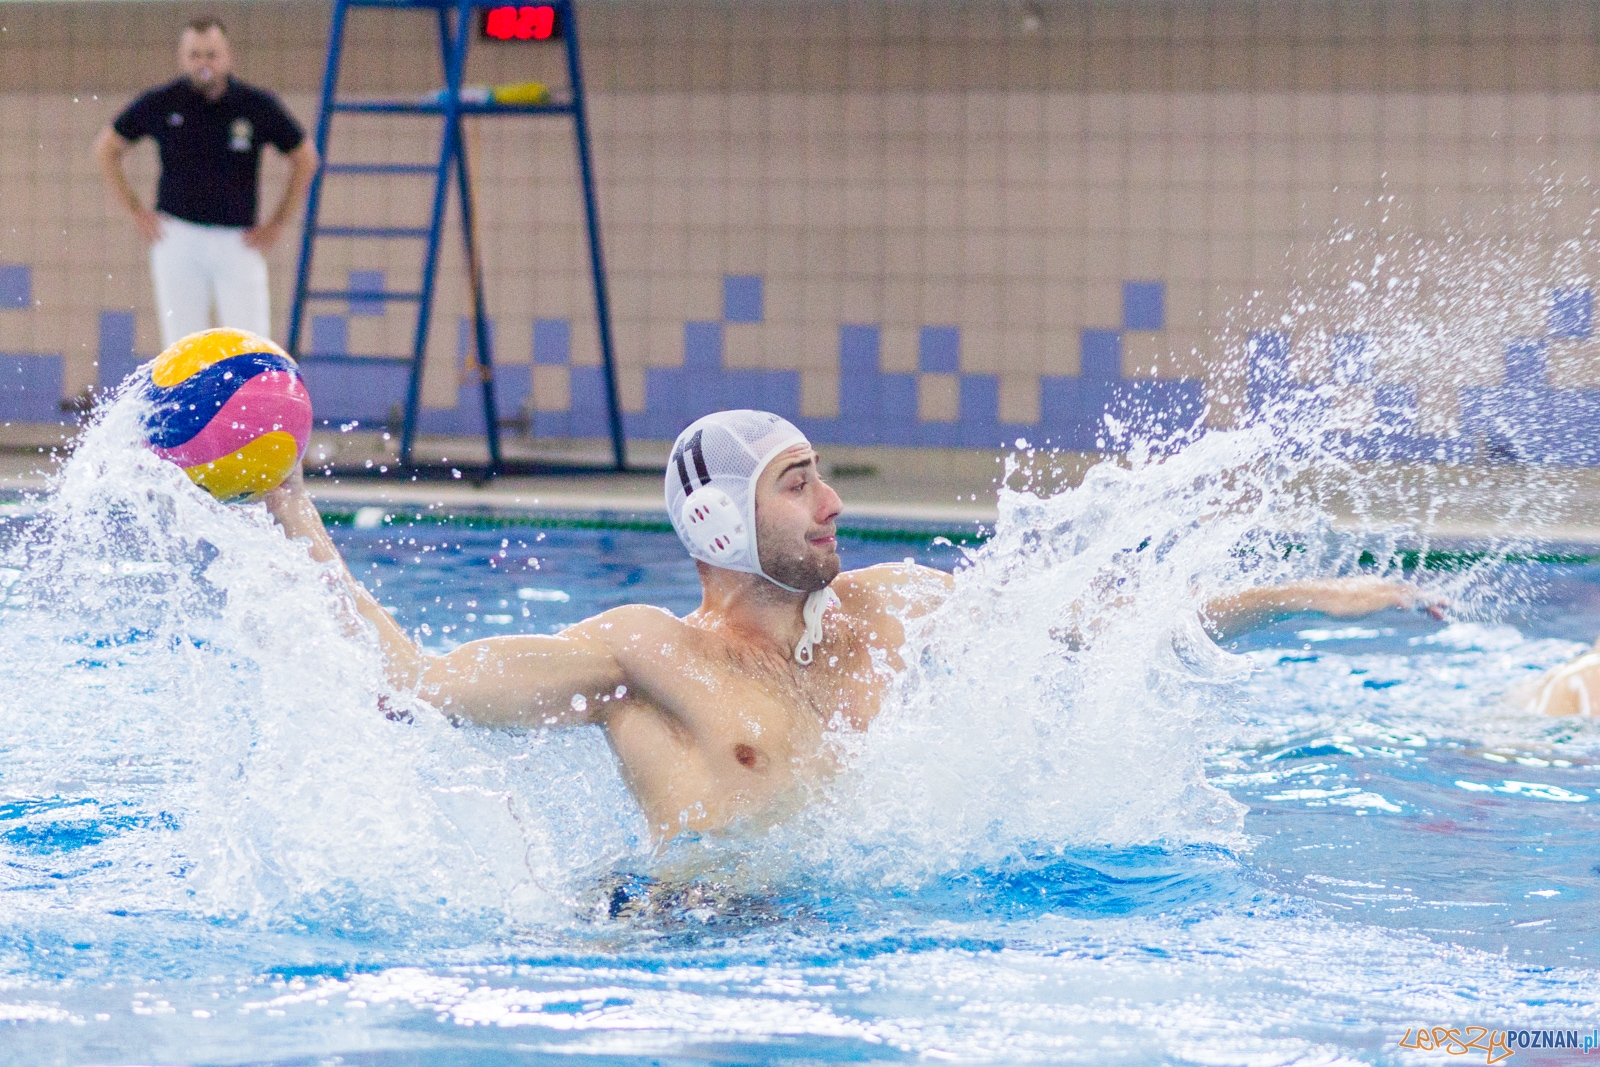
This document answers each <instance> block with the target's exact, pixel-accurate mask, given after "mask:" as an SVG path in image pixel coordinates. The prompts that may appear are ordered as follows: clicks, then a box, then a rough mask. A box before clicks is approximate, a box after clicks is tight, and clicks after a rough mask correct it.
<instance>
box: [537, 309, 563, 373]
mask: <svg viewBox="0 0 1600 1067" xmlns="http://www.w3.org/2000/svg"><path fill="white" fill-rule="evenodd" d="M533 362H534V363H536V364H537V365H539V366H541V367H565V366H569V365H570V364H571V363H572V324H571V323H570V322H568V321H567V320H566V319H535V320H533Z"/></svg>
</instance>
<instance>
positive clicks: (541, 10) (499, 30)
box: [478, 4, 561, 41]
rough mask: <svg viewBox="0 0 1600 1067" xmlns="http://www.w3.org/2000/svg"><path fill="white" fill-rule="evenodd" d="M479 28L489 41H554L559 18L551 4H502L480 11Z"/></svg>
mask: <svg viewBox="0 0 1600 1067" xmlns="http://www.w3.org/2000/svg"><path fill="white" fill-rule="evenodd" d="M478 28H479V30H480V31H481V33H482V36H483V37H484V39H485V40H489V41H554V40H559V39H560V37H561V16H560V14H559V13H557V11H556V9H555V7H554V5H552V4H504V5H501V6H499V7H486V8H483V9H482V19H481V21H480V22H479V23H478Z"/></svg>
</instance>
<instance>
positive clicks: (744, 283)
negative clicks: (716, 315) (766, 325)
mask: <svg viewBox="0 0 1600 1067" xmlns="http://www.w3.org/2000/svg"><path fill="white" fill-rule="evenodd" d="M762 289H763V286H762V279H761V275H759V274H726V275H723V278H722V321H723V322H761V321H762V320H763V319H764V318H765V301H764V299H763V295H764V294H763V292H762Z"/></svg>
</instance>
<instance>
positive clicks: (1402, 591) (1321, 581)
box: [1200, 577, 1444, 641]
mask: <svg viewBox="0 0 1600 1067" xmlns="http://www.w3.org/2000/svg"><path fill="white" fill-rule="evenodd" d="M1385 608H1401V609H1403V610H1412V609H1418V610H1424V611H1427V612H1428V614H1430V615H1432V616H1433V617H1434V618H1436V619H1437V618H1442V617H1443V612H1444V601H1443V600H1441V599H1440V598H1438V597H1436V596H1430V595H1428V594H1427V593H1424V592H1423V591H1422V590H1420V589H1417V588H1416V587H1415V586H1410V585H1405V584H1403V583H1401V582H1391V581H1387V580H1385V579H1383V578H1368V577H1362V578H1318V579H1312V580H1309V581H1299V582H1283V583H1280V584H1278V585H1267V586H1262V587H1260V588H1259V589H1246V590H1244V591H1243V592H1241V593H1235V594H1233V595H1232V596H1225V597H1217V598H1216V599H1214V600H1210V601H1207V602H1206V605H1205V607H1204V608H1202V609H1201V613H1200V614H1201V619H1202V621H1204V622H1205V624H1206V629H1207V630H1208V631H1210V633H1211V636H1212V637H1214V638H1216V639H1217V640H1218V641H1226V640H1229V639H1230V638H1234V637H1237V636H1239V635H1240V634H1242V633H1247V632H1249V631H1250V630H1253V629H1255V628H1257V627H1259V626H1265V625H1267V624H1268V623H1270V622H1272V621H1273V620H1275V619H1281V618H1283V617H1285V616H1288V615H1295V614H1298V613H1299V612H1302V611H1315V612H1319V613H1320V614H1323V615H1331V616H1332V617H1334V618H1336V619H1354V618H1359V617H1361V616H1362V615H1371V614H1372V613H1373V612H1375V611H1382V610H1384V609H1385Z"/></svg>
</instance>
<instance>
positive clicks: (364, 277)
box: [349, 270, 383, 318]
mask: <svg viewBox="0 0 1600 1067" xmlns="http://www.w3.org/2000/svg"><path fill="white" fill-rule="evenodd" d="M349 289H350V291H351V292H352V293H381V292H383V271H381V270H353V271H351V272H350V285H349ZM350 314H352V315H372V316H375V317H379V318H381V317H382V316H383V301H382V300H378V299H373V298H370V297H369V298H363V297H359V296H357V297H351V298H350Z"/></svg>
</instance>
